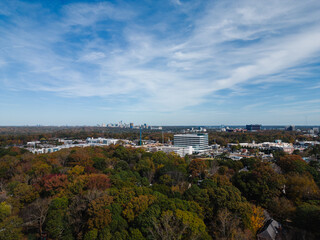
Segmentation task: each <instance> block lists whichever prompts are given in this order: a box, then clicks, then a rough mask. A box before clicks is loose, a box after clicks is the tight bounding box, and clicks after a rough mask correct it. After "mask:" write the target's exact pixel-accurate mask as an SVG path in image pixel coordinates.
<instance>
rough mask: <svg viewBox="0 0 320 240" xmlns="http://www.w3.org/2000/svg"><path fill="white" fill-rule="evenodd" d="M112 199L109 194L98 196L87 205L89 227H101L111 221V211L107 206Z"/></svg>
mask: <svg viewBox="0 0 320 240" xmlns="http://www.w3.org/2000/svg"><path fill="white" fill-rule="evenodd" d="M112 201H113V198H112V197H111V196H103V197H99V198H97V199H95V200H93V201H91V202H90V203H89V205H88V210H87V213H88V216H89V219H88V227H89V229H98V230H99V229H103V228H105V227H107V226H108V225H109V223H110V222H111V220H112V219H111V212H110V210H109V209H108V208H107V207H108V206H109V205H110V204H111V203H112Z"/></svg>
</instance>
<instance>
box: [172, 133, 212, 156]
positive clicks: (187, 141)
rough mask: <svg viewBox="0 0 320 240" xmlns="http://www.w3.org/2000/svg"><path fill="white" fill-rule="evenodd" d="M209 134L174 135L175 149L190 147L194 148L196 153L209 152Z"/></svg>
mask: <svg viewBox="0 0 320 240" xmlns="http://www.w3.org/2000/svg"><path fill="white" fill-rule="evenodd" d="M208 142H209V141H208V134H207V133H198V134H176V135H174V146H175V147H189V146H192V148H193V149H194V152H196V153H203V152H205V151H208V150H209V146H208Z"/></svg>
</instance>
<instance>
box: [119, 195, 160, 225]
mask: <svg viewBox="0 0 320 240" xmlns="http://www.w3.org/2000/svg"><path fill="white" fill-rule="evenodd" d="M154 200H155V197H154V196H152V195H140V196H139V197H134V198H132V199H131V201H130V202H129V203H128V204H127V206H126V207H125V209H124V210H123V212H122V214H123V216H124V217H125V218H127V219H128V221H129V222H130V221H133V220H134V218H135V217H137V216H138V215H139V214H141V213H143V212H144V211H146V210H147V208H148V207H149V205H150V204H152V203H153V202H154Z"/></svg>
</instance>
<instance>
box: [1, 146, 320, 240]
mask: <svg viewBox="0 0 320 240" xmlns="http://www.w3.org/2000/svg"><path fill="white" fill-rule="evenodd" d="M244 167H246V168H247V169H248V171H239V170H241V169H243V168H244ZM319 167H320V166H319V162H316V161H312V162H310V163H308V164H307V163H306V162H304V161H303V160H302V158H301V157H300V156H299V155H284V154H282V155H279V157H278V158H277V159H275V162H272V163H269V162H268V163H267V162H262V161H261V160H259V159H258V158H250V159H243V160H241V161H232V160H230V159H227V158H226V159H224V160H213V161H212V160H211V161H209V160H207V161H206V160H203V159H189V158H188V157H186V158H181V157H179V156H177V155H175V154H165V153H163V152H156V153H149V152H146V151H144V150H142V149H139V148H137V149H133V148H125V147H123V146H120V145H111V146H108V147H103V148H102V147H88V148H73V149H64V150H61V151H59V152H55V153H51V154H41V155H33V154H31V153H29V152H27V151H26V150H23V149H20V148H17V147H11V148H2V149H0V179H1V181H0V239H6V240H11V239H12V240H13V239H30V240H31V239H38V238H39V237H40V236H46V238H47V239H63V240H67V239H68V240H71V239H75V240H76V239H85V240H89V239H90V240H94V239H97V240H106V239H120V240H121V239H129V240H133V239H135V240H137V239H225V240H227V239H256V233H257V231H258V230H259V229H260V228H261V227H262V225H263V223H264V220H265V214H264V211H265V210H266V211H267V212H268V214H270V216H271V217H273V218H274V219H276V220H277V221H279V222H280V223H281V224H282V225H283V226H284V229H285V231H286V234H287V236H289V235H290V234H291V235H293V236H295V237H296V238H291V239H319V238H320V228H319V226H320V190H319V186H320V173H319ZM287 239H290V238H287Z"/></svg>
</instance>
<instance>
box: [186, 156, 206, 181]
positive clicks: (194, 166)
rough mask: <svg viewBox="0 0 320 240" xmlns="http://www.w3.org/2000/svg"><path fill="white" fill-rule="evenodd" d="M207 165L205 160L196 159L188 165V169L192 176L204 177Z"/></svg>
mask: <svg viewBox="0 0 320 240" xmlns="http://www.w3.org/2000/svg"><path fill="white" fill-rule="evenodd" d="M206 168H207V165H206V163H205V161H203V160H201V159H194V160H192V161H191V162H190V164H189V166H188V171H189V173H190V174H191V175H192V177H199V178H203V177H204V175H205V170H206Z"/></svg>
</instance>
